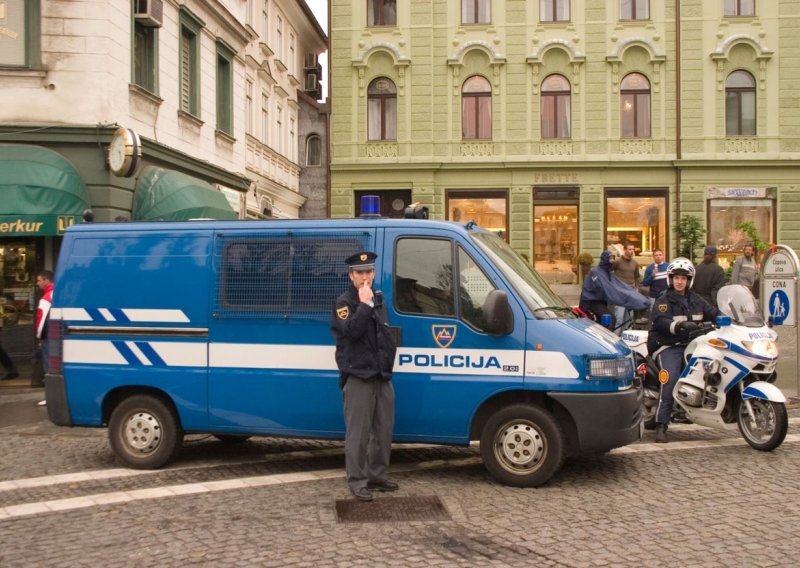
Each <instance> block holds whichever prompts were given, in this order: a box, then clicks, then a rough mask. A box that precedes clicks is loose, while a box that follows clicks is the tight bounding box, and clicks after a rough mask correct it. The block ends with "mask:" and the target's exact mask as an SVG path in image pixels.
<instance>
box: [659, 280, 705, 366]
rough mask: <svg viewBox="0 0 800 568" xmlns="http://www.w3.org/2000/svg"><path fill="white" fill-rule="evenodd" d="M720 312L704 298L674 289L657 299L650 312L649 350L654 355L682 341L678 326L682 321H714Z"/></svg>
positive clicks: (688, 291)
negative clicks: (665, 347)
mask: <svg viewBox="0 0 800 568" xmlns="http://www.w3.org/2000/svg"><path fill="white" fill-rule="evenodd" d="M718 314H719V310H718V309H717V308H715V307H714V306H712V305H711V304H709V303H708V302H706V301H705V300H704V299H703V297H702V296H700V295H699V294H697V293H695V292H692V290H691V289H689V290H687V291H686V293H685V294H684V295H681V294H678V293H677V292H676V291H675V290H673V289H672V288H668V289H667V291H666V292H664V293H663V294H661V296H659V297H658V299H656V301H655V303H654V304H653V309H652V311H651V312H650V333H649V335H648V337H647V350H648V352H649V353H650V355H653V353H655V352H656V351H657V350H658V349H659V348H661V347H663V346H669V345H675V344H676V343H678V342H679V341H681V336H680V335H678V332H677V331H676V329H675V328H676V326H677V325H678V324H679V323H680V322H682V321H693V322H695V323H698V324H699V323H700V322H701V321H714V319H715V318H716V317H717V315H718Z"/></svg>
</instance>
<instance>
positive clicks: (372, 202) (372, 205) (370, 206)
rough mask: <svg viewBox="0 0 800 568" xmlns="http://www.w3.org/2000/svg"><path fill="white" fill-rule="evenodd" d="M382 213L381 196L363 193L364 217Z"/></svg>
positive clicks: (362, 210) (362, 206)
mask: <svg viewBox="0 0 800 568" xmlns="http://www.w3.org/2000/svg"><path fill="white" fill-rule="evenodd" d="M380 215H381V198H380V197H378V196H377V195H362V196H361V216H362V217H380Z"/></svg>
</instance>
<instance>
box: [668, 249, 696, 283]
mask: <svg viewBox="0 0 800 568" xmlns="http://www.w3.org/2000/svg"><path fill="white" fill-rule="evenodd" d="M676 274H679V275H681V276H686V278H687V280H688V282H687V284H686V288H687V289H688V288H691V287H692V284H693V283H694V264H692V261H691V260H689V259H688V258H684V257H682V256H681V257H678V258H676V259H675V260H673V261H672V262H670V263H669V266H668V267H667V286H669V287H670V288H672V277H673V276H674V275H676Z"/></svg>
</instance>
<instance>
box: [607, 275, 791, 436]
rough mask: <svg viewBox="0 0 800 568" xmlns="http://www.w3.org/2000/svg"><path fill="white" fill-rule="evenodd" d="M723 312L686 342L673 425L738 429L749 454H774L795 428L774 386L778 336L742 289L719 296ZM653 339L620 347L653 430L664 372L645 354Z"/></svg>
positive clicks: (627, 335) (632, 339) (636, 335)
mask: <svg viewBox="0 0 800 568" xmlns="http://www.w3.org/2000/svg"><path fill="white" fill-rule="evenodd" d="M717 305H718V306H719V309H720V311H721V312H722V314H723V315H721V316H718V317H717V321H716V324H711V323H704V324H699V328H698V329H697V331H694V332H692V333H690V334H688V335H687V337H686V341H685V345H686V348H685V351H684V358H685V361H686V367H685V368H684V370H683V372H682V373H681V376H680V378H679V379H678V381H677V383H676V384H675V391H674V395H675V405H674V407H673V411H672V421H673V422H684V423H686V422H689V423H694V424H699V425H701V426H707V427H709V428H715V429H718V430H728V429H729V425H730V424H733V423H734V422H736V423H737V424H738V426H739V432H740V433H741V435H742V437H743V438H744V439H745V441H746V442H747V443H748V444H750V446H752V447H753V448H755V449H757V450H762V451H770V450H774V449H775V448H777V447H778V446H780V445H781V443H783V440H784V438H785V437H786V433H787V431H788V428H789V421H788V416H787V413H786V404H785V403H786V397H785V396H784V395H783V393H782V392H781V391H780V389H779V388H778V387H776V386H775V385H774V384H773V383H774V382H775V379H776V378H777V373H776V366H777V363H778V343H777V338H778V335H777V333H776V332H775V331H773V330H772V329H771V328H770V327H768V326H767V325H766V324H765V322H764V318H763V316H762V315H761V311H760V309H759V306H758V302H757V301H756V299H755V298H754V297H753V294H752V293H751V292H750V290H749V289H748V288H746V287H744V286H740V285H738V284H737V285H728V286H724V287H723V288H721V289H720V290H719V293H718V295H717ZM647 336H648V332H647V331H644V330H633V329H631V330H627V331H625V332H624V333H623V334H622V340H623V341H624V342H625V343H626V344H627V345H628V347H630V348H631V350H632V351H633V352H634V358H635V360H636V365H637V366H636V375H637V379H638V381H640V382H641V385H642V389H643V392H642V394H643V397H642V421H643V422H644V424H645V428H648V429H652V428H654V427H655V415H656V409H657V407H658V395H659V389H660V383H659V379H658V377H659V370H658V366H657V365H656V363H655V361H654V360H653V359H652V358H651V357H650V356H649V355H648V353H647Z"/></svg>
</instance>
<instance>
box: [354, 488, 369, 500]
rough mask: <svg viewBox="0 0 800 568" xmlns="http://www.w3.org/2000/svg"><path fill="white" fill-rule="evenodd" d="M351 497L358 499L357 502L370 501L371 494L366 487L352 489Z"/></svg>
mask: <svg viewBox="0 0 800 568" xmlns="http://www.w3.org/2000/svg"><path fill="white" fill-rule="evenodd" d="M351 491H352V493H353V497H355V498H356V499H358V500H359V501H372V493H370V492H369V489H367V488H366V487H362V488H361V489H352V490H351Z"/></svg>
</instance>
